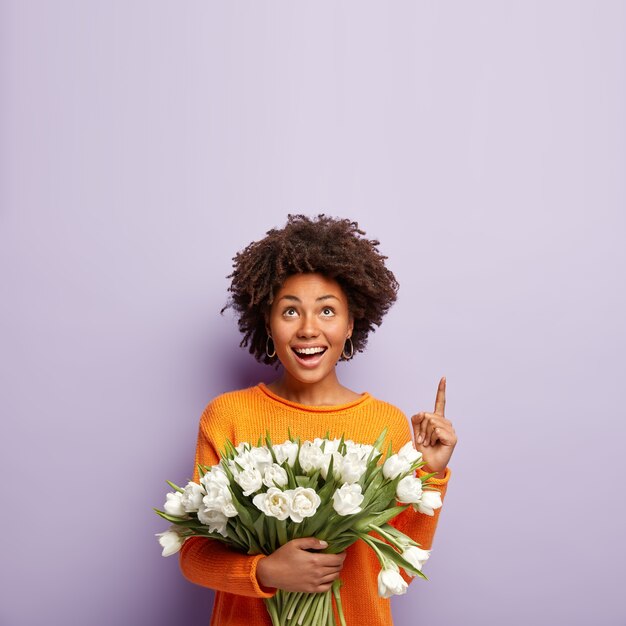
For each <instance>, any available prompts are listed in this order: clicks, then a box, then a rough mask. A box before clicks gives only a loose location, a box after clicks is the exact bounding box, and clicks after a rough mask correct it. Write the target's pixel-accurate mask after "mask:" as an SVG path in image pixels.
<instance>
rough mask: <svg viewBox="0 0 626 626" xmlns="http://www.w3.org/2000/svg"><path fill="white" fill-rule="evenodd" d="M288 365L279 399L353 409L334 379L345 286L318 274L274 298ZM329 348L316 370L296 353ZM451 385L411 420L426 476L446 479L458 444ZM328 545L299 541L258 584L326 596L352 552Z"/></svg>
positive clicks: (281, 354) (272, 561)
mask: <svg viewBox="0 0 626 626" xmlns="http://www.w3.org/2000/svg"><path fill="white" fill-rule="evenodd" d="M267 326H268V328H267V331H268V335H269V336H271V337H272V339H273V341H274V345H275V349H276V353H277V354H278V358H279V359H280V361H281V363H282V364H283V368H284V374H283V376H282V377H281V378H280V379H279V380H277V381H275V382H274V383H272V384H270V385H269V387H270V388H271V389H272V390H273V391H274V392H275V393H277V394H278V395H280V396H281V397H285V398H287V399H291V400H294V401H296V402H300V403H302V404H310V405H316V404H319V405H332V404H339V403H341V402H344V401H345V402H348V401H350V400H352V399H354V398H355V397H358V394H356V393H354V392H353V391H351V390H349V389H346V388H345V387H343V386H342V385H341V384H340V383H339V381H338V379H337V375H336V372H335V365H336V361H337V359H338V358H339V355H340V354H341V351H342V350H343V347H344V342H345V340H346V338H348V337H349V336H350V335H351V333H352V329H353V319H352V317H351V315H350V312H349V310H348V300H347V297H346V295H345V293H344V292H343V290H342V289H341V287H340V286H339V285H338V284H337V283H336V282H335V281H334V280H333V279H330V278H328V277H325V276H323V275H320V274H306V275H294V276H291V277H290V278H289V279H288V280H287V281H285V284H284V285H283V287H282V288H281V290H280V291H279V292H278V294H277V295H276V299H275V300H274V303H273V305H272V309H271V311H270V314H269V316H268V319H267ZM298 345H310V346H314V345H315V346H316V345H319V346H324V347H325V348H327V350H326V355H325V358H326V359H327V361H324V360H323V359H322V360H321V361H320V364H319V365H318V366H315V367H306V366H302V365H299V363H298V361H297V359H295V357H294V356H293V352H292V349H291V348H292V347H293V346H298ZM445 392H446V381H445V378H442V379H441V381H440V383H439V388H438V390H437V399H436V401H435V412H434V413H426V412H422V413H418V414H417V415H414V416H413V417H412V418H411V422H412V424H413V432H414V436H415V447H416V449H417V450H418V451H420V452H421V453H422V455H423V460H424V461H425V463H426V465H425V466H424V468H423V469H424V470H425V471H428V472H438V474H437V477H443V475H444V471H445V468H446V466H447V464H448V461H449V459H450V456H451V455H452V452H453V450H454V446H455V445H456V434H455V432H454V429H453V428H452V424H451V422H450V421H449V420H448V419H446V418H445V416H444V409H445ZM325 548H327V544H326V542H323V541H320V540H319V539H317V538H315V537H305V538H302V539H293V540H292V541H289V542H288V543H286V544H285V545H284V546H282V547H281V548H279V549H278V550H276V551H275V552H273V553H272V554H270V555H268V556H266V557H264V558H262V559H260V560H259V562H258V564H257V570H256V573H257V579H258V581H259V583H260V584H261V585H262V586H263V587H266V588H276V589H284V590H285V591H300V592H306V593H320V592H324V591H328V590H329V589H330V588H331V586H332V583H333V581H334V580H336V579H337V578H339V576H340V574H341V569H342V567H343V563H344V561H345V558H346V553H345V552H342V553H340V554H325V553H323V552H320V551H321V550H324V549H325Z"/></svg>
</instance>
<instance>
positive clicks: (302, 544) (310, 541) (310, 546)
mask: <svg viewBox="0 0 626 626" xmlns="http://www.w3.org/2000/svg"><path fill="white" fill-rule="evenodd" d="M293 541H294V543H295V544H296V548H298V549H300V550H323V549H324V548H328V544H327V543H326V542H325V541H322V540H321V539H316V538H315V537H304V538H302V539H294V540H293Z"/></svg>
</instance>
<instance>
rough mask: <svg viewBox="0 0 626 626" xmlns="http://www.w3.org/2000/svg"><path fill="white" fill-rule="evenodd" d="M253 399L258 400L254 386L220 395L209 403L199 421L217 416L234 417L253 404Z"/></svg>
mask: <svg viewBox="0 0 626 626" xmlns="http://www.w3.org/2000/svg"><path fill="white" fill-rule="evenodd" d="M255 398H258V389H257V387H256V386H254V387H246V388H245V389H236V390H234V391H227V392H225V393H222V394H220V395H219V396H216V397H215V398H213V399H212V400H210V401H209V403H208V404H207V405H206V407H205V408H204V411H203V412H202V417H201V420H202V421H205V420H211V419H212V418H213V419H214V418H216V417H219V416H231V415H236V414H237V413H239V412H241V409H242V408H246V407H248V406H250V404H252V403H254V401H255Z"/></svg>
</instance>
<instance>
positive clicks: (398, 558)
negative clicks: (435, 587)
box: [369, 535, 426, 578]
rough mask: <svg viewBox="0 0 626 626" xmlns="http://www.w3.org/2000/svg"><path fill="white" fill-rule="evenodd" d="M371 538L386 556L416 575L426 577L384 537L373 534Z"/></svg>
mask: <svg viewBox="0 0 626 626" xmlns="http://www.w3.org/2000/svg"><path fill="white" fill-rule="evenodd" d="M369 539H370V540H371V541H374V542H375V543H376V547H377V548H378V549H379V550H380V551H381V552H382V553H383V555H384V556H386V557H387V558H389V559H390V560H392V561H393V562H394V563H395V564H396V565H398V566H399V567H401V568H402V569H403V570H406V571H407V572H409V573H410V574H413V575H415V576H419V577H420V578H426V576H424V574H422V572H421V571H420V570H418V569H416V568H415V567H413V565H411V564H410V563H409V562H408V561H407V560H405V559H403V558H402V555H401V554H400V553H399V552H397V551H396V550H394V549H393V548H392V547H391V546H390V545H389V544H388V543H386V542H385V541H382V539H378V538H376V537H372V536H371V535H370V536H369Z"/></svg>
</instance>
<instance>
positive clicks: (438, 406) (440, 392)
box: [435, 376, 446, 415]
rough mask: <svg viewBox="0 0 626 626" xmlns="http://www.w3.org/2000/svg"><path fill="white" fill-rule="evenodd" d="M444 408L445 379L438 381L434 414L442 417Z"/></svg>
mask: <svg viewBox="0 0 626 626" xmlns="http://www.w3.org/2000/svg"><path fill="white" fill-rule="evenodd" d="M445 408H446V377H445V376H444V377H443V378H442V379H441V380H440V381H439V387H438V388H437V399H436V400H435V413H437V415H443V414H444V411H445Z"/></svg>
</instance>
